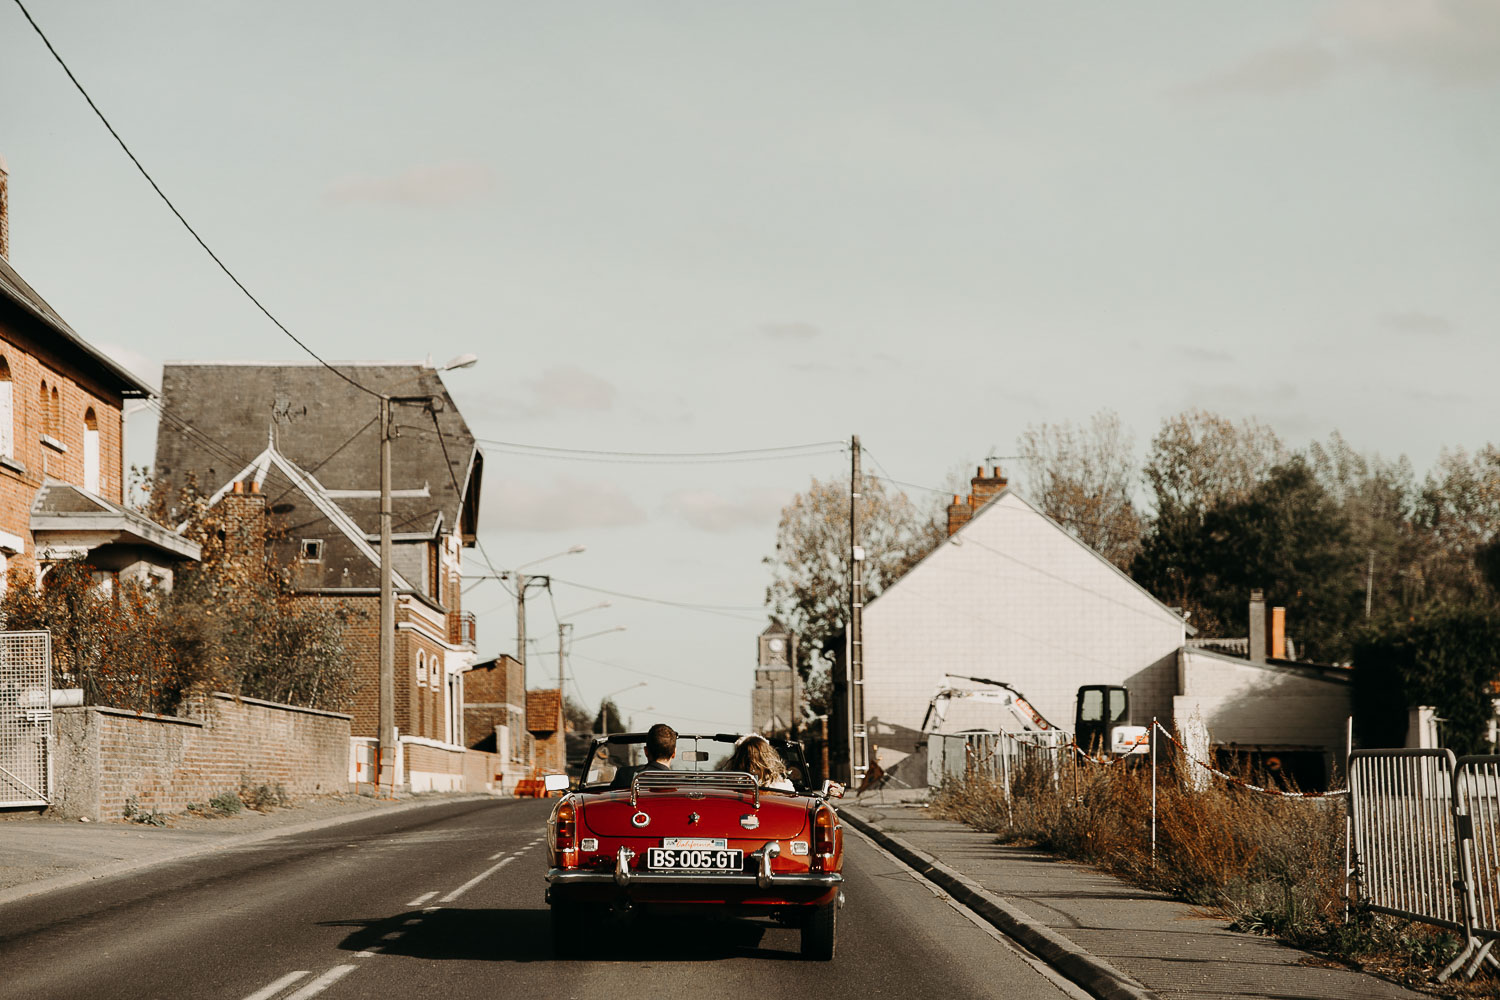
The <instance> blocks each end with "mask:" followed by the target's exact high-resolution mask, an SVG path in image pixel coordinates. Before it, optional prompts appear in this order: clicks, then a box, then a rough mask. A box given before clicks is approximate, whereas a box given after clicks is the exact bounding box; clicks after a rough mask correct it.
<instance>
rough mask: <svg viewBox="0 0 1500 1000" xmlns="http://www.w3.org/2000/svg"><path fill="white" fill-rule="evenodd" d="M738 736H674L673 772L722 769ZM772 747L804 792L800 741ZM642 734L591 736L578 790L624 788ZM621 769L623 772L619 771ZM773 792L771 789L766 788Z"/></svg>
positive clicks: (639, 758) (640, 754)
mask: <svg viewBox="0 0 1500 1000" xmlns="http://www.w3.org/2000/svg"><path fill="white" fill-rule="evenodd" d="M737 739H739V736H738V735H737V734H734V733H714V734H698V735H693V734H689V733H679V734H678V735H677V758H676V759H675V760H673V761H672V770H674V771H693V772H703V771H723V770H726V769H727V767H728V765H729V756H730V754H732V753H733V752H734V742H735V740H737ZM769 742H770V744H771V747H772V749H774V750H775V751H776V753H777V754H778V755H779V756H780V757H781V760H782V762H783V763H784V764H785V765H786V769H787V777H788V778H789V779H790V780H791V783H792V787H793V789H794V790H795V791H797V792H802V793H805V792H806V791H808V789H809V788H810V787H811V781H812V779H811V777H810V775H809V774H808V770H807V762H806V760H805V759H804V757H803V754H802V744H801V743H798V742H797V741H796V740H784V739H770V740H769ZM645 745H646V734H645V733H618V734H614V735H610V736H607V737H605V736H600V737H595V738H594V741H593V743H592V745H591V746H590V749H589V755H588V757H587V758H586V760H585V761H584V764H583V768H582V773H581V774H575V775H574V779H575V781H576V782H577V783H578V786H579V788H580V790H582V791H590V792H600V791H605V790H607V789H609V788H610V787H611V785H613V786H614V787H616V788H621V787H624V788H628V787H630V785H629V780H630V777H631V776H632V775H633V774H634V772H635V771H636V770H638V769H639V768H640V767H641V766H642V765H644V764H645V763H646V756H645ZM622 771H623V772H624V773H623V774H622V773H621V772H622ZM769 790H772V791H775V790H777V789H775V788H769Z"/></svg>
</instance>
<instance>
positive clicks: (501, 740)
mask: <svg viewBox="0 0 1500 1000" xmlns="http://www.w3.org/2000/svg"><path fill="white" fill-rule="evenodd" d="M525 676H526V674H525V668H524V667H523V666H522V664H521V661H520V660H517V659H516V658H515V657H514V656H511V655H509V654H508V653H501V654H500V655H499V656H497V657H495V658H494V659H492V660H484V661H483V662H480V663H475V664H472V665H470V666H469V667H467V668H466V669H465V671H464V675H463V691H464V737H465V745H466V746H468V748H469V749H470V750H484V751H487V752H489V753H493V754H495V755H496V756H498V757H499V758H500V763H501V773H502V774H503V775H504V779H503V780H504V785H505V787H506V788H513V787H515V785H514V783H515V780H516V779H517V778H521V777H524V776H526V775H529V774H530V773H531V760H532V754H533V747H532V737H531V733H530V732H529V731H528V730H527V728H526V702H527V699H526V680H525Z"/></svg>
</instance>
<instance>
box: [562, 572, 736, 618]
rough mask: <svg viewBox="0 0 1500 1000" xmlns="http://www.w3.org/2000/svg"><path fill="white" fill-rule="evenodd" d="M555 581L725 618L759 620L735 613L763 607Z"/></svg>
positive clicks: (599, 592) (597, 592)
mask: <svg viewBox="0 0 1500 1000" xmlns="http://www.w3.org/2000/svg"><path fill="white" fill-rule="evenodd" d="M552 582H553V583H560V584H563V585H564V586H567V587H577V588H578V589H579V590H588V591H592V592H594V593H596V594H605V595H607V596H609V597H620V598H624V599H625V600H627V601H643V602H645V603H647V604H661V605H664V606H666V607H669V608H680V609H681V610H683V611H698V612H702V613H703V614H709V615H719V616H720V617H723V618H735V619H738V620H740V621H753V622H759V621H760V618H759V617H756V618H750V617H748V616H747V615H743V614H735V612H739V611H754V612H757V613H758V612H761V611H763V610H764V609H763V608H752V607H750V606H748V605H736V604H693V603H690V602H688V601H669V600H666V599H664V598H660V597H646V596H644V595H642V594H627V593H624V592H623V591H619V590H606V589H605V588H603V587H592V586H589V585H588V584H586V583H574V582H573V581H572V580H562V579H559V578H558V577H555V576H554V577H552Z"/></svg>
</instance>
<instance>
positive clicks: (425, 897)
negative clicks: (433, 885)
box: [406, 889, 437, 906]
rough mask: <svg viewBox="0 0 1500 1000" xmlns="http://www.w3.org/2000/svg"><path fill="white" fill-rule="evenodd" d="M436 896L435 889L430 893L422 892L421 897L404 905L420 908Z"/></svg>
mask: <svg viewBox="0 0 1500 1000" xmlns="http://www.w3.org/2000/svg"><path fill="white" fill-rule="evenodd" d="M436 895H437V890H436V889H434V890H432V891H431V892H424V893H422V895H420V896H418V897H417V898H416V899H414V900H412V901H411V902H410V903H407V904H406V905H407V906H421V905H422V904H423V903H425V902H427V901H428V900H429V899H431V898H432V897H433V896H436Z"/></svg>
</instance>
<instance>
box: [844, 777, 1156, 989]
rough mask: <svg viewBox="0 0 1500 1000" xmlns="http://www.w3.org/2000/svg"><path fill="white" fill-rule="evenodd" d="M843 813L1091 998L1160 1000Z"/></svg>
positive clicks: (954, 874) (996, 899)
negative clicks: (1085, 991)
mask: <svg viewBox="0 0 1500 1000" xmlns="http://www.w3.org/2000/svg"><path fill="white" fill-rule="evenodd" d="M839 815H840V816H841V817H842V818H843V819H845V820H846V821H848V822H849V823H850V824H852V825H853V826H854V827H855V828H856V829H858V830H859V831H860V832H861V833H863V834H865V835H866V836H867V837H869V838H870V839H871V840H873V841H875V842H876V843H877V844H879V845H880V846H881V847H884V848H885V849H886V850H887V851H890V852H891V853H892V854H894V855H895V856H896V857H897V858H899V859H900V860H901V861H902V862H903V863H905V864H906V865H908V866H909V867H911V868H913V869H915V870H916V871H917V873H918V874H920V875H922V877H924V878H926V879H928V880H929V881H931V882H932V883H933V884H935V885H937V886H939V887H940V888H942V889H943V890H944V891H945V892H947V893H948V895H949V896H951V897H953V898H954V899H955V900H957V901H958V902H960V903H962V904H963V905H965V906H967V907H968V908H969V909H970V910H973V911H974V912H975V913H977V914H979V915H980V916H981V917H983V918H984V919H985V920H986V921H988V922H989V923H990V924H992V925H993V926H994V927H995V928H997V929H998V930H999V931H1000V932H1001V933H1003V934H1006V935H1008V936H1009V937H1012V938H1014V939H1015V940H1016V941H1018V942H1020V943H1021V944H1022V945H1024V946H1025V947H1026V948H1027V949H1028V950H1030V951H1031V952H1032V953H1033V954H1035V955H1036V956H1037V957H1039V958H1041V959H1042V961H1044V962H1046V963H1047V964H1048V965H1050V966H1052V967H1053V968H1054V969H1056V970H1057V971H1058V972H1060V973H1062V974H1063V975H1064V976H1066V977H1067V978H1068V979H1070V980H1072V981H1073V982H1075V983H1077V984H1078V985H1079V986H1081V987H1083V989H1085V990H1087V991H1088V993H1089V994H1090V995H1091V996H1094V997H1097V998H1099V1000H1161V998H1160V997H1158V996H1157V995H1156V994H1155V993H1153V992H1151V991H1150V990H1148V989H1147V988H1146V987H1144V986H1142V985H1141V984H1140V983H1138V982H1136V981H1135V980H1134V979H1132V978H1131V977H1129V976H1127V975H1126V974H1125V973H1123V972H1121V971H1120V970H1119V969H1117V968H1115V967H1114V966H1113V965H1111V964H1109V963H1108V962H1106V961H1104V959H1102V958H1099V957H1098V956H1096V955H1093V954H1091V953H1090V952H1087V951H1085V950H1084V949H1082V948H1080V947H1079V946H1078V945H1077V944H1075V943H1074V942H1072V941H1070V940H1068V939H1067V938H1066V937H1064V936H1063V935H1061V934H1059V933H1058V932H1057V931H1054V930H1053V929H1052V928H1050V927H1048V926H1047V925H1045V924H1042V923H1039V922H1038V921H1036V920H1034V919H1032V918H1031V917H1029V916H1027V915H1026V914H1025V913H1022V912H1021V911H1020V910H1018V909H1016V907H1014V906H1012V905H1011V904H1010V903H1007V902H1006V901H1005V900H1004V899H1003V898H1001V897H1000V896H997V895H995V894H994V893H992V892H990V891H989V890H987V889H985V888H984V887H983V886H981V885H979V884H978V883H976V882H975V881H974V880H973V879H970V878H968V877H966V876H964V875H962V874H960V873H959V872H957V871H954V870H953V869H952V868H949V867H948V866H947V865H945V864H943V863H942V862H941V861H939V860H938V859H937V858H935V857H933V856H932V855H930V854H928V853H927V852H925V851H921V850H918V849H917V848H916V847H913V846H912V845H911V844H909V843H907V842H906V841H905V840H903V839H902V838H900V837H898V836H896V835H895V834H892V833H887V832H886V831H885V830H882V829H881V828H880V826H879V825H878V824H876V823H875V822H873V821H871V820H869V819H867V818H865V817H863V816H860V815H859V814H858V813H856V812H855V811H854V810H853V809H852V808H850V807H847V806H846V807H844V808H842V809H840V810H839Z"/></svg>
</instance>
